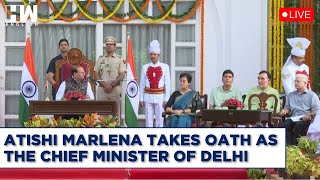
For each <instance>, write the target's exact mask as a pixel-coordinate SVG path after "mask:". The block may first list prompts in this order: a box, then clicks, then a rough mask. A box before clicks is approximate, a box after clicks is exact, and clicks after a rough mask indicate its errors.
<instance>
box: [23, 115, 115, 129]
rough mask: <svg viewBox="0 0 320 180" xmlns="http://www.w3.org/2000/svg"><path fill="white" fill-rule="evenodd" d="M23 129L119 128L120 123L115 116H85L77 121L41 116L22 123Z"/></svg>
mask: <svg viewBox="0 0 320 180" xmlns="http://www.w3.org/2000/svg"><path fill="white" fill-rule="evenodd" d="M24 127H107V128H109V127H120V121H119V120H118V118H117V117H116V116H112V115H107V116H102V115H98V114H86V115H85V116H84V117H79V119H74V118H72V119H62V118H61V116H60V117H59V118H57V119H54V118H52V119H49V118H45V117H41V116H33V117H32V118H31V120H29V121H27V122H24Z"/></svg>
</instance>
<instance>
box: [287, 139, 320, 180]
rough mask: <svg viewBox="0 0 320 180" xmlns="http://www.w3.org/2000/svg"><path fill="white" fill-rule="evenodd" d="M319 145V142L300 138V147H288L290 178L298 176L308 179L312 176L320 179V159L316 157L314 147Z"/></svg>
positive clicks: (288, 172)
mask: <svg viewBox="0 0 320 180" xmlns="http://www.w3.org/2000/svg"><path fill="white" fill-rule="evenodd" d="M318 143H319V142H318V141H314V140H311V139H307V138H299V139H298V146H288V147H287V151H286V154H287V163H286V165H287V167H286V173H287V174H288V176H289V177H293V176H296V175H299V176H302V177H306V178H307V177H310V176H313V177H314V178H319V177H320V157H316V156H315V155H314V154H315V147H314V146H315V144H316V145H317V144H318ZM300 178H301V177H300Z"/></svg>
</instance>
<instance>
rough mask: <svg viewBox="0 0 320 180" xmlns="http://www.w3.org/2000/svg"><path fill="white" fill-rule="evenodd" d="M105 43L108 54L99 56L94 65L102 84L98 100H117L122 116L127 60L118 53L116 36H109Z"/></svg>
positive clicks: (96, 75)
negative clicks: (121, 106) (122, 96)
mask: <svg viewBox="0 0 320 180" xmlns="http://www.w3.org/2000/svg"><path fill="white" fill-rule="evenodd" d="M104 43H105V45H106V54H104V55H102V56H100V57H99V58H98V60H97V62H96V64H95V67H94V75H95V79H96V80H97V81H98V82H99V85H100V86H99V87H98V91H97V100H107V101H116V102H117V106H118V117H119V118H120V103H121V100H120V99H121V97H120V93H121V81H122V80H123V79H124V76H125V72H126V60H125V59H124V58H122V57H121V56H120V55H117V54H116V45H117V40H116V38H114V37H113V36H107V37H106V38H105V40H104Z"/></svg>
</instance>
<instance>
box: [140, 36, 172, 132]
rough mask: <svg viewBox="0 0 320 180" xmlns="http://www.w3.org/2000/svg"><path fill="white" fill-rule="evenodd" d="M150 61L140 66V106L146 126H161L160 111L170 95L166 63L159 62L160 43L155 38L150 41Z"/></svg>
mask: <svg viewBox="0 0 320 180" xmlns="http://www.w3.org/2000/svg"><path fill="white" fill-rule="evenodd" d="M149 54H150V59H151V62H150V63H148V64H145V65H144V66H143V67H142V71H141V78H140V90H141V92H140V106H141V107H144V110H145V114H146V127H154V125H153V116H154V115H155V119H156V122H155V127H163V117H162V112H163V111H164V107H165V105H166V103H167V101H168V100H169V97H170V93H171V92H170V71H169V66H168V64H165V63H161V62H159V58H160V44H159V42H158V41H157V40H153V41H152V42H151V43H150V47H149Z"/></svg>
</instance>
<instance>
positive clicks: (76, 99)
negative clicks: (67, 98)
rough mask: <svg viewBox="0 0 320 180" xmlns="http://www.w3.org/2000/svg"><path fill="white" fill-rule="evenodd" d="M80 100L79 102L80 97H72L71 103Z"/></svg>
mask: <svg viewBox="0 0 320 180" xmlns="http://www.w3.org/2000/svg"><path fill="white" fill-rule="evenodd" d="M78 100H79V98H78V97H72V98H71V101H78Z"/></svg>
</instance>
